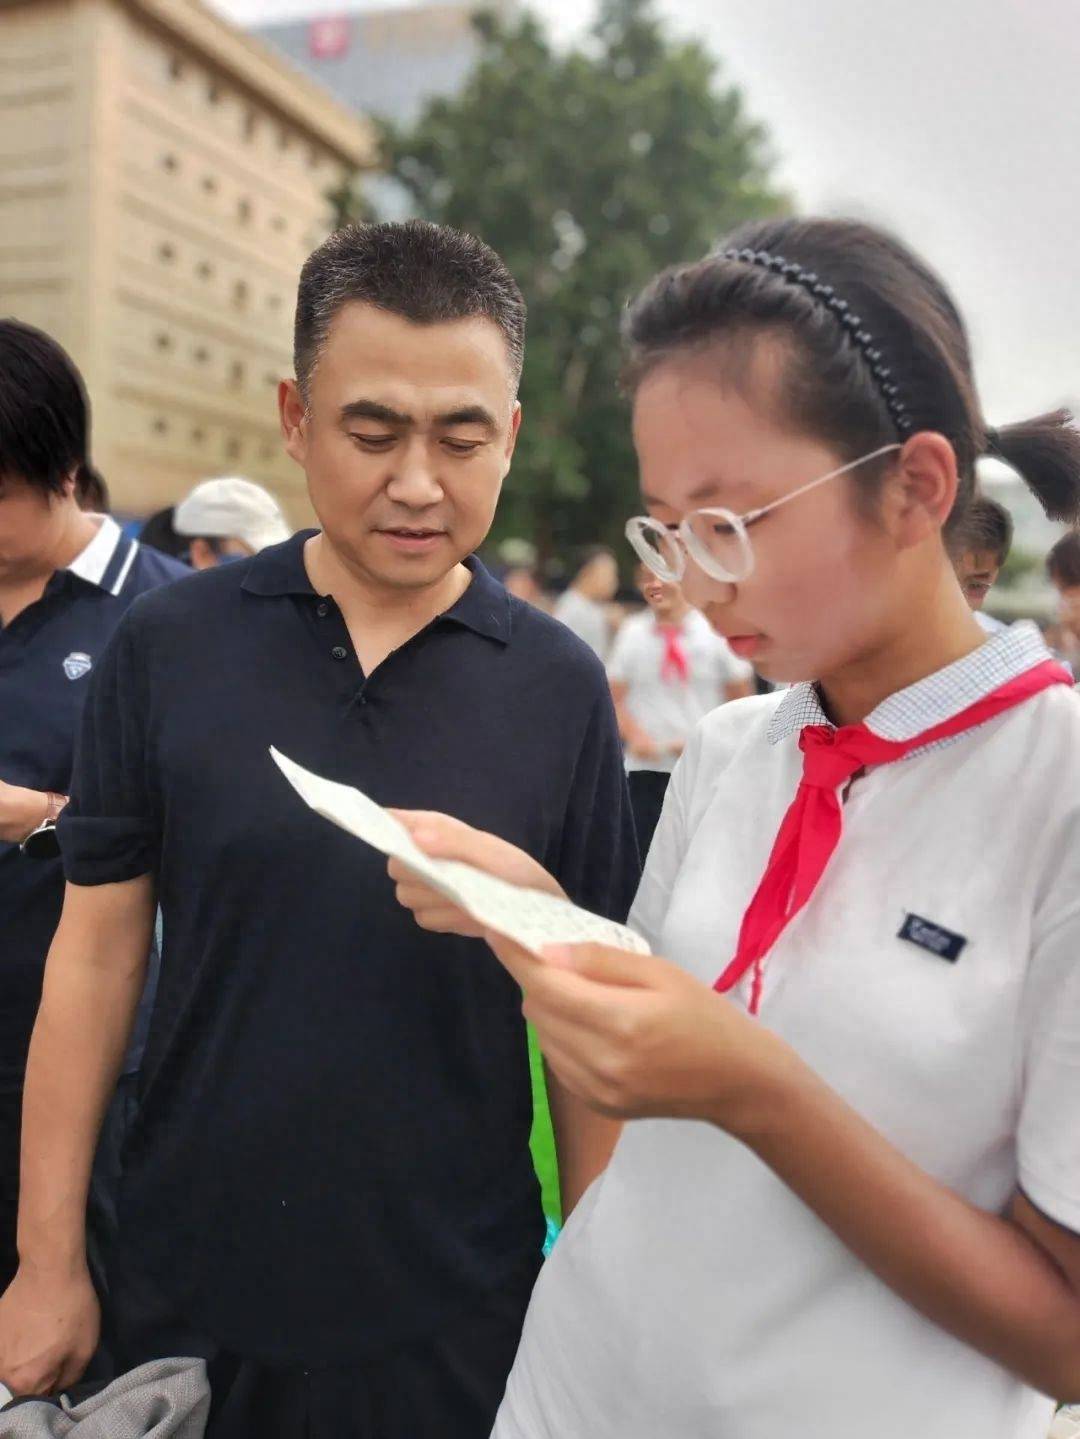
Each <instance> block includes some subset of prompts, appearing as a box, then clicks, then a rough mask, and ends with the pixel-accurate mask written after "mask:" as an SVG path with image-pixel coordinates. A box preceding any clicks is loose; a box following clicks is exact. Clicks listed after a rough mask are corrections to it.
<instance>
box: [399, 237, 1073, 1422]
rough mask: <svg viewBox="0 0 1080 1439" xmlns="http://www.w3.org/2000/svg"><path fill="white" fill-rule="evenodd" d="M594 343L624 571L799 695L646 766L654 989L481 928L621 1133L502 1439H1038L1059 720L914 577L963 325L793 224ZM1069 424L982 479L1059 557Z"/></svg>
mask: <svg viewBox="0 0 1080 1439" xmlns="http://www.w3.org/2000/svg"><path fill="white" fill-rule="evenodd" d="M627 327H628V336H629V344H630V367H629V379H630V385H631V389H632V392H633V399H634V434H635V442H636V446H637V450H638V456H639V460H640V465H641V478H642V491H643V494H644V496H645V500H646V505H647V507H648V511H649V517H648V518H647V519H645V520H643V521H640V522H637V523H636V524H635V525H634V527H633V534H634V536H635V542H636V545H637V547H638V548H639V551H640V553H641V554H642V558H647V559H648V562H649V563H650V564H651V565H652V567H653V568H654V569H655V570H656V571H657V572H658V573H660V574H663V575H665V576H666V577H668V578H671V579H681V581H682V584H683V588H684V592H685V594H686V597H687V599H688V600H689V601H690V602H691V603H692V604H694V605H695V606H696V607H697V608H699V609H700V610H702V612H703V613H704V614H705V615H706V617H707V618H708V620H709V621H710V623H711V624H712V625H713V627H714V629H716V630H717V631H718V632H719V633H721V634H724V635H725V636H727V637H728V639H729V640H730V642H731V643H732V647H733V649H734V650H735V652H736V653H737V654H738V655H739V656H740V657H741V658H745V659H750V660H752V661H753V663H754V665H755V668H756V669H758V670H759V672H763V673H764V674H765V675H766V676H767V677H768V678H770V679H775V680H781V681H789V682H791V684H792V687H791V688H790V689H788V690H786V691H783V692H780V693H776V694H771V695H767V696H763V697H760V698H756V699H749V700H745V701H743V702H742V703H740V704H735V705H724V706H721V707H720V708H719V709H718V710H716V711H715V712H714V713H713V714H711V715H710V716H709V717H708V718H707V719H706V720H705V721H704V722H703V723H702V724H701V726H700V727H699V728H698V730H697V731H696V732H695V735H694V737H693V739H692V741H691V743H690V745H689V746H688V747H687V750H686V753H685V754H684V755H683V758H682V760H681V761H680V762H679V765H678V767H677V769H676V771H675V775H674V777H673V780H672V784H671V787H670V789H669V791H668V797H667V800H666V803H665V807H664V813H663V816H662V818H661V821H660V826H659V828H658V830H657V833H656V838H655V840H654V843H653V847H652V850H651V852H650V855H649V860H648V864H647V866H646V869H645V875H644V878H643V880H642V884H641V889H640V891H639V895H638V899H637V901H636V904H635V907H634V910H633V913H632V915H631V921H630V922H631V924H632V925H634V927H636V928H637V929H638V931H639V932H640V933H641V934H642V935H644V936H645V937H646V938H647V939H648V941H649V942H650V945H651V948H652V949H653V951H654V953H653V955H650V956H640V955H631V954H628V953H625V952H621V951H617V950H612V949H607V948H603V947H599V946H582V947H575V948H562V949H558V948H556V949H553V950H549V951H547V952H546V953H545V956H544V958H543V959H537V958H535V957H534V956H532V955H530V954H529V953H527V952H526V951H524V950H522V949H519V948H516V947H515V946H513V945H510V944H508V943H507V942H506V941H504V940H501V939H500V938H498V937H497V936H494V935H489V936H488V941H489V943H490V944H491V945H492V947H493V949H494V950H495V952H496V954H498V956H499V957H500V958H501V959H502V961H503V963H504V964H505V965H506V966H507V968H508V969H509V970H510V971H511V973H512V974H514V975H515V977H516V978H517V979H518V980H519V982H520V984H521V986H522V988H523V991H524V997H525V1005H524V1007H525V1013H526V1014H527V1016H528V1017H529V1018H530V1019H531V1020H532V1022H533V1023H534V1024H535V1026H536V1029H537V1032H538V1034H539V1037H540V1041H541V1045H542V1047H543V1049H544V1053H545V1056H546V1058H547V1061H548V1063H549V1064H550V1065H551V1066H552V1068H553V1069H554V1070H555V1072H556V1073H558V1074H559V1076H560V1078H561V1079H562V1081H563V1083H564V1084H566V1085H567V1086H568V1088H570V1089H571V1090H572V1091H573V1092H574V1093H576V1094H578V1095H579V1096H581V1097H582V1098H584V1099H585V1100H586V1102H588V1103H590V1104H591V1105H593V1107H594V1108H596V1109H597V1110H599V1111H600V1112H601V1113H603V1114H606V1115H608V1116H609V1117H610V1118H611V1119H612V1121H613V1123H617V1122H618V1121H619V1120H628V1121H631V1122H629V1123H627V1124H626V1125H625V1128H624V1130H623V1132H622V1134H621V1137H620V1138H619V1139H618V1142H617V1146H616V1148H615V1151H614V1154H613V1157H612V1159H611V1161H610V1163H609V1165H608V1167H607V1169H606V1170H605V1171H604V1173H603V1174H602V1175H601V1176H600V1178H599V1179H598V1180H597V1181H596V1182H595V1183H594V1184H593V1185H592V1187H591V1188H590V1189H589V1190H588V1191H587V1193H586V1195H585V1196H584V1197H583V1198H582V1200H581V1201H580V1202H579V1204H578V1206H577V1208H576V1209H575V1210H574V1212H573V1214H572V1215H571V1216H570V1219H569V1222H568V1224H567V1227H566V1229H565V1230H564V1232H563V1234H562V1236H561V1238H560V1239H559V1241H558V1243H557V1244H556V1246H555V1249H554V1251H553V1254H552V1256H551V1258H550V1260H549V1261H548V1262H547V1264H546V1266H545V1268H544V1271H543V1273H542V1274H541V1277H540V1281H539V1283H538V1285H537V1287H536V1290H535V1292H534V1294H533V1298H532V1304H531V1307H530V1311H529V1315H528V1318H527V1320H526V1325H525V1331H524V1334H523V1337H522V1342H521V1347H520V1349H519V1351H518V1356H517V1360H516V1363H515V1365H514V1369H513V1371H512V1373H511V1376H510V1381H509V1384H508V1388H507V1394H506V1398H505V1400H504V1402H503V1406H502V1409H501V1410H500V1414H499V1418H498V1420H497V1422H496V1426H495V1431H494V1435H495V1439H657V1436H660V1435H662V1436H663V1439H704V1436H706V1435H709V1436H713V1435H715V1436H720V1435H723V1436H724V1439H775V1436H778V1435H781V1434H791V1435H796V1434H797V1435H798V1436H799V1439H863V1436H866V1435H871V1434H872V1435H873V1436H874V1439H916V1436H917V1439H957V1436H959V1435H972V1436H975V1435H978V1436H979V1439H1044V1436H1045V1435H1046V1433H1047V1430H1048V1428H1049V1424H1050V1418H1051V1412H1052V1408H1053V1404H1052V1400H1051V1398H1049V1397H1047V1396H1054V1397H1056V1398H1059V1399H1062V1400H1070V1401H1074V1400H1076V1399H1077V1398H1078V1397H1080V964H1078V963H1077V953H1078V952H1080V704H1078V702H1077V697H1076V695H1075V694H1074V693H1073V691H1072V689H1071V688H1070V687H1069V685H1068V676H1067V674H1066V673H1065V672H1064V671H1063V669H1062V668H1061V667H1060V666H1059V665H1058V664H1057V663H1056V662H1055V661H1053V660H1052V659H1051V658H1050V657H1049V654H1048V651H1047V650H1046V648H1045V646H1044V645H1043V644H1042V641H1041V638H1040V636H1039V635H1038V633H1037V631H1036V630H1035V629H1034V627H1032V626H1028V625H1020V626H1015V627H1013V628H1012V629H1009V630H1007V631H1005V632H1004V633H1002V634H999V635H995V636H989V637H988V636H986V635H984V633H983V632H982V631H981V630H980V629H979V627H978V625H977V623H976V621H975V619H974V618H973V616H972V613H971V610H970V609H969V607H968V605H967V603H966V601H965V599H964V596H963V594H962V592H961V589H960V586H959V584H958V583H957V580H956V576H955V573H954V571H953V568H952V565H951V563H950V559H949V555H948V552H947V548H946V543H944V542H943V533H944V534H945V535H947V534H948V532H949V531H950V529H951V528H953V527H954V526H955V525H956V524H957V523H958V522H959V520H960V517H961V516H962V514H963V511H964V508H965V506H966V505H967V504H969V503H970V501H971V499H972V496H973V490H974V484H975V462H976V459H977V457H978V456H979V455H980V453H982V452H984V450H985V448H986V442H987V425H986V422H985V420H984V418H983V416H982V411H981V407H980V405H979V401H978V397H977V392H976V389H975V383H974V379H973V375H972V362H971V355H970V351H969V347H968V342H967V337H966V332H965V329H964V326H963V323H962V321H961V319H960V317H959V315H958V314H957V311H956V308H955V305H954V303H953V301H952V300H951V298H950V296H949V295H948V293H947V291H946V290H945V289H944V287H943V285H942V284H941V282H940V281H939V280H938V279H937V278H936V276H934V275H933V273H932V272H931V271H929V270H928V269H927V268H926V267H925V265H924V264H923V263H922V262H921V261H919V260H918V259H917V258H916V257H915V256H914V255H912V254H911V253H910V252H909V251H908V250H906V249H905V248H904V247H903V246H902V245H900V244H899V242H897V241H896V240H894V239H892V238H891V237H889V236H887V235H885V234H884V233H882V232H879V231H877V230H875V229H872V228H870V227H868V226H865V225H862V224H858V223H854V222H843V221H835V220H828V221H826V220H805V221H804V220H796V219H784V220H777V221H770V222H763V223H761V224H757V225H754V226H751V227H747V228H745V229H744V230H743V231H741V232H740V233H739V235H738V237H737V238H736V239H735V240H734V241H733V242H732V243H731V245H730V248H728V249H726V250H722V251H721V250H718V251H716V252H714V253H713V254H711V255H709V256H708V257H706V258H705V259H704V260H702V261H700V262H698V263H696V264H693V265H689V266H685V267H682V268H680V269H678V270H676V271H673V272H667V273H665V274H664V275H662V276H660V277H659V278H658V279H657V280H656V281H654V282H653V284H652V285H651V286H650V287H649V288H648V289H647V290H646V291H645V293H644V294H643V295H642V296H641V297H640V298H639V299H638V301H637V302H636V304H635V305H634V306H633V307H632V308H631V311H630V314H629V316H628V321H627ZM1068 421H1069V417H1068V415H1067V414H1066V413H1065V412H1059V413H1056V414H1052V415H1045V416H1042V417H1041V418H1039V419H1037V420H1035V421H1032V422H1030V423H1028V424H1022V425H1016V426H1008V427H1007V428H1004V429H1003V430H1002V431H1001V432H1000V434H998V435H997V436H996V439H995V447H996V450H997V451H998V452H999V453H1001V454H1003V455H1004V456H1005V457H1006V458H1007V459H1008V461H1009V463H1010V464H1011V465H1012V466H1013V468H1014V469H1015V470H1016V471H1017V472H1018V473H1019V474H1020V475H1022V476H1023V478H1024V479H1025V481H1026V482H1027V483H1028V485H1029V486H1030V488H1031V489H1032V490H1033V491H1034V493H1035V494H1036V496H1037V497H1038V498H1039V499H1040V501H1041V502H1042V504H1043V507H1044V508H1045V509H1046V511H1047V512H1048V513H1049V514H1050V515H1052V516H1056V517H1059V518H1062V519H1066V520H1070V521H1075V520H1076V518H1077V514H1078V510H1080V435H1078V434H1077V432H1076V431H1075V429H1074V428H1072V426H1071V425H1070V424H1069V423H1068ZM410 824H411V827H412V829H413V831H414V834H415V835H416V837H417V839H418V842H419V843H421V844H422V846H423V847H424V848H425V849H426V850H428V851H429V852H431V853H434V854H440V855H443V856H446V857H452V858H458V859H463V860H468V861H471V862H473V863H475V864H478V865H481V866H482V867H483V868H485V869H487V870H489V871H491V872H492V873H496V874H499V875H501V876H502V877H504V878H506V879H508V880H511V881H513V882H516V883H519V884H529V885H533V886H545V885H546V887H547V888H548V889H549V890H553V889H554V886H553V885H552V884H551V882H550V881H549V880H547V879H546V878H545V875H544V872H543V871H542V870H540V869H539V867H538V866H536V865H534V864H533V863H532V862H531V861H528V860H526V859H525V857H524V856H522V855H520V854H519V853H517V852H516V851H513V850H510V849H508V848H507V847H506V846H505V845H502V844H500V843H499V842H498V841H497V840H494V839H493V838H492V837H490V836H486V835H480V834H477V833H476V832H475V831H472V830H470V829H468V828H467V827H465V826H463V825H459V824H456V823H455V822H453V821H450V820H447V819H445V818H440V817H435V816H416V817H413V819H412V820H410ZM841 829H842V830H843V834H842V837H841V833H840V831H841ZM391 872H392V874H393V875H394V877H395V879H396V880H397V881H398V885H399V897H400V899H401V900H402V902H403V903H405V904H406V905H407V906H409V907H410V908H412V909H413V910H414V912H415V913H416V915H417V919H418V921H419V923H421V924H422V925H424V926H426V927H428V928H431V929H436V930H442V929H449V930H459V931H461V932H465V933H476V932H477V931H476V928H475V926H473V925H472V923H471V921H469V920H468V919H467V918H466V917H465V916H463V915H462V914H461V913H460V912H457V911H454V910H453V909H452V908H451V907H449V906H448V905H447V904H446V902H445V901H443V900H441V899H440V898H439V897H438V896H436V895H434V893H433V892H432V891H430V890H426V889H425V888H424V887H423V886H422V885H421V884H419V883H418V882H416V881H415V880H412V879H410V877H409V876H408V873H407V872H406V871H404V870H402V869H401V868H400V867H396V866H392V870H391ZM661 955H663V956H667V958H659V957H658V956H661ZM733 956H734V959H733V960H732V957H733ZM729 960H731V961H732V962H731V963H729ZM718 990H719V991H720V992H717V991H718Z"/></svg>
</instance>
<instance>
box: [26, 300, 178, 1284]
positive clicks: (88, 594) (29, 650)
mask: <svg viewBox="0 0 1080 1439" xmlns="http://www.w3.org/2000/svg"><path fill="white" fill-rule="evenodd" d="M88 443H89V406H88V404H87V400H86V395H85V392H84V390H83V385H82V381H81V379H80V377H79V374H78V371H77V370H76V369H75V366H74V365H73V364H72V362H71V360H70V359H69V358H68V356H67V355H66V354H65V353H64V351H63V350H62V349H61V348H60V346H59V345H57V344H56V343H55V341H53V340H51V339H50V338H49V337H48V336H47V335H44V334H42V333H41V331H40V330H35V329H33V328H32V327H31V326H29V325H23V324H20V323H19V322H18V321H16V320H2V321H0V1290H2V1289H4V1288H6V1287H7V1285H8V1283H9V1282H10V1280H11V1278H12V1276H13V1275H14V1273H15V1270H16V1267H17V1264H18V1260H17V1255H16V1247H15V1218H16V1211H17V1203H18V1184H19V1117H20V1111H21V1108H22V1088H23V1074H24V1071H25V1068H26V1051H27V1046H28V1044H29V1042H30V1031H31V1030H32V1028H33V1025H34V1016H35V1014H36V1013H37V1007H38V1002H39V1000H40V998H41V981H42V975H43V974H44V971H45V956H46V954H47V953H48V950H49V944H50V943H51V941H52V937H53V933H54V932H55V930H56V923H57V920H58V919H59V918H60V905H61V901H62V900H63V896H64V876H63V871H62V869H61V865H60V860H59V857H58V850H57V847H56V841H55V836H54V834H53V833H52V831H53V828H54V826H55V822H56V819H57V817H58V815H59V813H60V810H61V809H62V807H63V805H64V804H65V802H66V796H67V791H68V785H69V783H70V780H71V767H72V755H73V751H74V748H75V732H76V730H77V728H78V723H79V716H80V714H81V712H82V706H83V701H84V699H85V697H86V693H87V690H88V688H89V685H90V677H91V675H92V673H93V670H94V666H95V665H96V664H97V663H98V661H99V660H100V658H101V654H102V651H103V650H104V648H105V645H106V642H107V641H108V639H109V637H110V635H111V634H112V632H113V630H114V629H115V628H116V626H117V624H118V623H119V622H120V617H121V616H122V615H123V613H124V611H125V610H126V609H127V607H128V606H129V605H130V604H131V602H132V600H133V599H134V598H135V597H136V595H139V594H142V593H143V592H144V591H145V590H149V589H153V588H155V587H156V586H157V585H160V584H162V583H163V582H164V581H166V580H169V579H175V578H177V577H178V576H179V575H182V574H185V573H187V571H186V570H185V568H184V566H183V565H180V564H177V563H176V562H175V561H173V560H169V559H166V558H165V557H164V556H163V555H158V554H156V553H155V552H153V551H146V550H142V549H140V547H139V545H138V544H136V543H135V542H134V541H133V540H128V539H125V538H124V537H123V536H122V535H121V533H120V529H119V527H118V526H117V525H116V523H115V522H114V521H113V520H111V519H109V518H108V517H107V516H101V515H89V514H84V513H83V511H82V509H81V508H80V501H81V500H82V498H83V496H84V494H85V493H86V492H87V491H88V490H89V489H90V488H91V486H92V484H93V483H94V482H95V480H96V476H94V473H93V471H92V470H91V468H90V465H89V461H88Z"/></svg>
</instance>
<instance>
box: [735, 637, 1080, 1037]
mask: <svg viewBox="0 0 1080 1439" xmlns="http://www.w3.org/2000/svg"><path fill="white" fill-rule="evenodd" d="M1072 683H1073V677H1072V675H1071V674H1069V672H1068V670H1066V669H1065V668H1064V667H1063V666H1062V665H1060V664H1058V663H1057V661H1056V660H1043V661H1041V662H1040V663H1039V664H1037V665H1035V666H1034V667H1033V668H1032V669H1030V670H1027V671H1025V673H1024V674H1022V675H1017V676H1016V678H1015V679H1011V680H1009V681H1008V682H1007V683H1006V684H1003V685H1001V686H999V688H998V689H996V690H992V691H991V692H990V694H987V695H984V696H983V697H982V699H981V700H977V701H976V702H975V704H973V705H969V706H968V708H967V709H965V710H961V712H960V713H959V714H956V715H953V717H952V718H951V719H947V720H945V721H944V722H943V723H941V724H937V725H933V726H931V728H930V729H928V730H924V731H923V732H922V734H917V735H914V736H913V737H912V738H911V739H907V740H886V739H880V738H879V737H878V736H877V735H876V734H873V733H872V732H871V731H870V730H868V729H867V728H866V726H865V724H856V725H844V726H843V727H842V728H840V729H833V728H832V727H831V726H829V725H807V726H806V727H805V728H804V729H803V731H802V733H801V734H800V735H799V748H800V749H801V750H802V753H803V773H802V781H801V783H800V785H799V788H798V790H797V791H796V794H795V799H794V800H793V802H792V804H791V807H790V808H789V809H788V812H787V814H786V815H785V816H784V820H783V823H782V824H781V826H780V832H779V833H778V834H777V836H776V842H775V844H774V845H773V851H772V854H771V855H770V856H769V862H768V864H767V865H766V867H765V873H764V875H763V876H762V880H761V883H760V884H759V885H758V888H757V892H756V893H755V895H754V897H753V899H752V900H751V901H750V905H749V907H748V908H747V911H746V913H745V914H744V915H743V921H742V928H741V929H740V931H739V944H738V948H737V950H736V952H735V958H734V959H733V960H732V961H731V963H730V964H729V965H728V967H727V969H725V970H724V972H723V974H722V975H721V976H720V978H719V979H718V980H717V981H716V983H715V984H714V985H713V988H714V989H716V990H719V991H720V992H721V993H725V992H726V991H727V990H729V989H733V988H734V987H735V985H736V984H738V982H739V980H740V979H741V978H742V977H743V975H744V974H745V973H746V971H747V970H748V969H750V968H751V967H753V971H754V981H753V985H752V987H751V993H750V1013H751V1014H757V1012H758V1009H759V1008H760V1005H761V984H762V974H761V966H762V960H763V959H764V957H765V955H766V954H767V953H768V952H769V950H770V949H771V948H772V946H773V945H774V944H775V943H776V941H777V939H778V938H779V937H780V935H781V933H782V932H783V931H784V930H785V929H786V928H787V926H788V925H789V924H790V923H791V921H792V920H793V919H794V918H795V916H796V915H797V914H798V912H799V910H800V909H802V907H803V906H804V905H805V904H806V902H807V900H808V899H809V898H810V896H811V895H812V894H813V892H814V890H815V888H816V887H817V884H818V881H819V880H820V879H821V876H822V875H823V874H824V872H825V867H826V865H827V864H828V863H829V860H830V859H831V858H832V854H833V851H834V850H835V849H836V846H837V845H838V844H839V843H840V835H841V832H842V830H843V807H842V805H841V802H840V791H841V790H842V788H843V787H844V785H846V784H847V782H848V780H850V779H851V778H852V776H853V775H855V774H857V773H858V771H859V770H862V769H868V768H869V767H871V766H873V765H882V764H890V763H892V761H893V760H898V759H903V757H904V756H905V755H907V754H910V753H911V751H912V750H916V749H922V748H923V746H924V745H931V744H934V743H935V742H936V741H937V740H942V739H949V738H951V737H952V736H953V735H958V734H963V732H964V731H965V730H969V729H974V728H975V726H976V725H981V724H985V723H986V721H987V720H991V719H993V718H994V717H995V716H996V715H999V714H1001V713H1002V712H1003V711H1005V710H1009V709H1012V708H1013V707H1014V706H1015V705H1018V704H1022V703H1023V702H1024V700H1026V699H1030V698H1031V696H1032V695H1036V694H1039V693H1040V692H1041V691H1042V690H1045V689H1048V688H1049V687H1050V686H1051V685H1057V684H1068V685H1071V684H1072Z"/></svg>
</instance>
